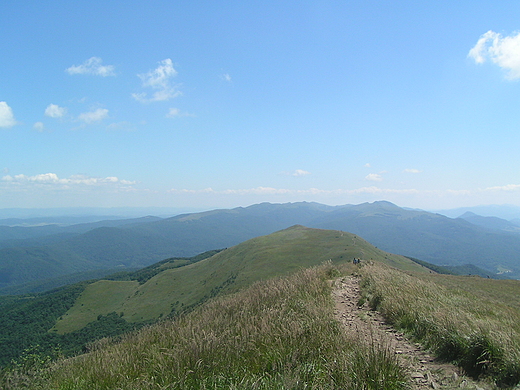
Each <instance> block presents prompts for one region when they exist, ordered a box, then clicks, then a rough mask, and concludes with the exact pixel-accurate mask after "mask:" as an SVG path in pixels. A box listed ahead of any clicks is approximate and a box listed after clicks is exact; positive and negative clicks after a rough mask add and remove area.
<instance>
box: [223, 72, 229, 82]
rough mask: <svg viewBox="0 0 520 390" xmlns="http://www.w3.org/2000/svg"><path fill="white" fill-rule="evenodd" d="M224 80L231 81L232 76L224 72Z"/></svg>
mask: <svg viewBox="0 0 520 390" xmlns="http://www.w3.org/2000/svg"><path fill="white" fill-rule="evenodd" d="M222 80H224V81H227V82H228V83H230V82H231V76H230V75H229V74H228V73H224V74H223V75H222Z"/></svg>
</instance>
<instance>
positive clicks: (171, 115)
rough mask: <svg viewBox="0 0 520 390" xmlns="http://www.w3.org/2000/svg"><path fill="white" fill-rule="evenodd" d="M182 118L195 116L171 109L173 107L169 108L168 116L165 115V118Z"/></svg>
mask: <svg viewBox="0 0 520 390" xmlns="http://www.w3.org/2000/svg"><path fill="white" fill-rule="evenodd" d="M182 116H195V115H193V114H190V113H188V112H183V111H181V110H179V109H178V108H173V107H172V108H170V109H169V110H168V114H166V117H167V118H179V117H182Z"/></svg>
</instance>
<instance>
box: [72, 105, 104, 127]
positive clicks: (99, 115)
mask: <svg viewBox="0 0 520 390" xmlns="http://www.w3.org/2000/svg"><path fill="white" fill-rule="evenodd" d="M106 117H108V110H107V109H106V108H98V109H97V110H94V111H90V112H84V113H82V114H79V116H78V119H79V120H80V121H83V122H85V123H86V124H91V123H94V122H99V121H102V120H103V119H105V118H106Z"/></svg>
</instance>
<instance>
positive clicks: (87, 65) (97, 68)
mask: <svg viewBox="0 0 520 390" xmlns="http://www.w3.org/2000/svg"><path fill="white" fill-rule="evenodd" d="M102 62H103V60H102V59H101V58H99V57H91V58H89V59H88V60H86V61H85V62H83V63H82V64H81V65H72V66H71V67H70V68H67V69H65V71H66V72H67V73H68V74H93V75H96V76H102V77H107V76H115V75H116V74H115V72H114V66H113V65H101V63H102Z"/></svg>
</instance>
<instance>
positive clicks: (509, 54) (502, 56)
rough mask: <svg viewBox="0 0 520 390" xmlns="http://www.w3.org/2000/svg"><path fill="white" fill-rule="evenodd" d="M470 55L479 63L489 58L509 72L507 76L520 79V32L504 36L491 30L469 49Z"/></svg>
mask: <svg viewBox="0 0 520 390" xmlns="http://www.w3.org/2000/svg"><path fill="white" fill-rule="evenodd" d="M468 57H470V58H473V60H475V62H476V63H477V64H483V63H484V62H486V60H488V59H489V60H490V61H491V62H493V63H495V64H497V65H498V66H499V67H500V68H502V69H504V70H506V71H507V72H508V74H507V78H509V79H511V80H514V79H519V78H520V32H519V33H516V35H511V36H506V37H503V36H502V35H501V34H499V33H496V32H494V31H491V30H490V31H488V32H487V33H485V34H483V35H482V36H481V37H480V39H479V40H478V41H477V43H476V45H475V46H474V47H473V48H472V49H471V50H470V51H469V53H468Z"/></svg>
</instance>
